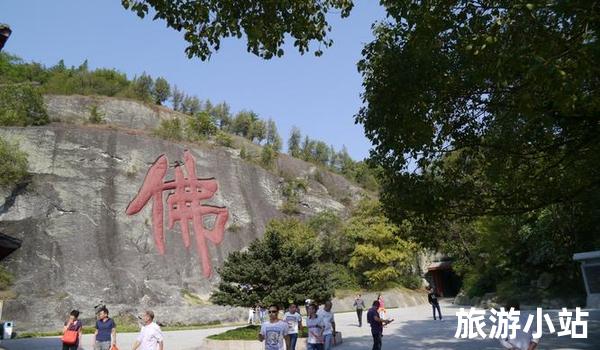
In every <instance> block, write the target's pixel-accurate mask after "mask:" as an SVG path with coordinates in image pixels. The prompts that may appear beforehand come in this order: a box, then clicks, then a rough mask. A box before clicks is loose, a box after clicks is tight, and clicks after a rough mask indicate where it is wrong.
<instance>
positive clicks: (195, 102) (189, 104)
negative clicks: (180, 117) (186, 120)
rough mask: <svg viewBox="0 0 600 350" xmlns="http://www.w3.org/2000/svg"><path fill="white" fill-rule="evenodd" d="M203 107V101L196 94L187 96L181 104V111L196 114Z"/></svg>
mask: <svg viewBox="0 0 600 350" xmlns="http://www.w3.org/2000/svg"><path fill="white" fill-rule="evenodd" d="M201 109H202V103H201V102H200V99H199V98H198V97H196V96H185V98H184V99H183V102H182V104H181V112H183V113H187V114H189V115H194V114H196V113H198V112H200V110H201Z"/></svg>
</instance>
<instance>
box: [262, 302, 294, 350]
mask: <svg viewBox="0 0 600 350" xmlns="http://www.w3.org/2000/svg"><path fill="white" fill-rule="evenodd" d="M278 316H279V306H277V305H271V306H269V320H268V321H265V322H263V324H262V325H261V326H260V333H258V340H260V341H261V342H262V341H264V342H265V350H284V349H289V348H290V337H289V335H288V324H287V323H285V322H283V321H282V320H280V319H279V318H278ZM284 341H285V347H284V345H283V343H284Z"/></svg>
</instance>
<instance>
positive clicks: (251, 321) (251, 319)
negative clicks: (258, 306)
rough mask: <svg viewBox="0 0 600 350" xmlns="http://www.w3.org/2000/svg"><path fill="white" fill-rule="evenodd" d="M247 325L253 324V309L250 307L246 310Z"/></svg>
mask: <svg viewBox="0 0 600 350" xmlns="http://www.w3.org/2000/svg"><path fill="white" fill-rule="evenodd" d="M248 324H250V325H251V324H254V308H253V307H251V308H249V309H248Z"/></svg>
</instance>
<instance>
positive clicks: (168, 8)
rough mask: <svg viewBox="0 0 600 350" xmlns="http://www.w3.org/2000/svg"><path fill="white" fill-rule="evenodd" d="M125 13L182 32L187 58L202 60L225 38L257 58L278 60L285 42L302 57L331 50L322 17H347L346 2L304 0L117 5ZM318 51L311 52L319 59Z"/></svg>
mask: <svg viewBox="0 0 600 350" xmlns="http://www.w3.org/2000/svg"><path fill="white" fill-rule="evenodd" d="M121 3H122V4H123V6H124V7H125V8H126V9H131V10H132V11H133V12H135V13H136V14H137V15H138V16H140V17H142V18H143V17H145V16H146V15H147V14H149V13H151V14H152V15H153V18H154V19H155V20H156V19H162V20H164V21H165V22H166V24H167V26H168V27H171V28H173V29H175V30H177V31H182V30H183V31H185V35H184V38H185V40H186V41H187V42H188V43H189V46H188V47H187V48H186V49H185V52H186V53H187V55H188V57H190V58H192V57H194V56H197V57H200V58H201V59H202V60H207V59H208V58H209V57H210V55H211V53H212V52H213V51H217V50H218V49H219V47H220V46H221V39H222V38H228V37H237V38H241V37H242V36H244V37H245V38H246V40H247V48H248V52H252V53H254V54H255V55H257V56H260V57H263V58H267V59H268V58H271V57H273V56H282V55H283V48H282V46H283V44H284V39H285V37H286V36H289V37H290V38H291V39H292V40H293V41H294V46H295V47H296V48H297V49H298V50H299V51H300V53H305V52H307V51H309V49H310V44H311V43H312V42H315V43H317V44H318V45H319V46H324V47H328V46H331V44H332V43H333V41H332V40H331V39H329V38H328V37H327V32H329V31H330V29H331V28H330V25H329V23H328V22H327V16H326V15H327V14H328V12H333V11H339V13H340V14H341V17H346V16H348V15H349V13H350V10H351V9H352V6H353V3H352V1H351V0H309V1H283V2H278V1H274V2H267V3H265V2H261V1H249V2H229V1H213V0H192V1H178V2H171V1H163V0H121ZM320 54H321V50H320V49H319V50H317V51H315V55H317V56H318V55H320Z"/></svg>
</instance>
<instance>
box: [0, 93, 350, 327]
mask: <svg viewBox="0 0 600 350" xmlns="http://www.w3.org/2000/svg"><path fill="white" fill-rule="evenodd" d="M71 102H72V101H71ZM57 103H58V102H56V101H54V102H50V106H55V107H56V108H58V109H60V108H63V107H64V106H65V105H64V104H62V105H61V106H63V107H58V106H59V105H58V104H57ZM73 103H74V102H73ZM117 104H118V103H117ZM64 108H65V109H64V110H66V107H64ZM78 108H79V109H75V110H74V111H75V112H73V113H77V110H79V111H81V108H84V107H81V106H80V107H78ZM140 108H141V107H140ZM64 113H66V112H64ZM136 113H138V112H137V111H135V112H133V114H136ZM108 115H109V113H107V116H108ZM111 118H112V117H111ZM115 118H116V117H115ZM144 118H145V117H144ZM125 119H126V118H125ZM125 119H123V120H125ZM142 119H143V118H142ZM111 120H114V119H111ZM119 120H121V119H119ZM119 123H120V122H119ZM132 123H134V124H135V123H137V121H132ZM136 125H137V126H138V127H139V126H140V124H136ZM0 137H3V138H5V139H8V140H11V141H17V142H18V143H19V144H20V148H21V149H22V150H23V151H25V152H27V153H28V155H29V166H30V169H29V170H30V172H31V174H32V177H31V178H30V180H29V182H28V183H27V184H26V185H24V186H21V187H19V188H16V189H13V190H9V191H4V192H2V193H0V195H1V196H2V197H0V231H2V232H4V233H5V234H8V235H11V236H13V237H17V238H20V239H22V240H23V245H22V248H21V249H19V250H18V251H16V252H15V253H13V254H12V255H11V256H9V257H8V258H7V259H6V260H5V261H3V262H2V264H3V265H4V266H5V267H6V268H7V269H8V270H10V271H11V272H13V273H14V275H15V277H16V281H15V285H14V287H13V289H14V291H15V292H16V294H17V298H16V299H14V300H9V301H6V302H5V303H4V310H3V315H2V318H3V319H9V320H14V321H16V325H17V328H18V329H19V330H21V331H23V330H33V329H35V330H53V329H57V327H59V326H60V325H61V324H62V322H63V321H64V319H65V317H66V316H65V315H66V314H67V313H68V312H69V311H70V310H71V309H73V308H76V309H79V310H81V311H82V312H83V314H82V317H83V318H84V319H86V318H91V317H92V316H93V306H94V305H95V304H97V303H98V302H99V301H100V300H103V301H104V302H105V303H106V304H107V306H108V307H109V310H110V311H111V314H112V315H117V314H131V313H133V312H137V311H140V310H142V309H145V308H150V309H153V310H155V312H156V313H157V315H158V320H159V321H161V322H165V323H187V324H190V323H205V322H210V321H214V320H220V321H232V320H237V319H239V318H241V317H245V310H243V309H233V308H225V307H219V306H212V305H207V304H206V303H205V301H206V299H207V298H208V296H209V294H210V292H211V290H212V289H213V288H214V286H215V284H216V283H217V282H218V279H219V277H218V274H216V273H215V274H213V276H212V277H211V278H210V279H206V278H204V277H203V276H202V272H201V264H200V262H199V259H198V258H199V257H198V254H197V252H196V250H195V249H194V243H193V242H194V237H192V247H191V248H190V249H189V250H188V249H186V248H185V247H184V244H183V240H182V236H181V232H180V228H179V225H178V224H176V225H175V227H174V228H173V229H167V227H166V226H167V219H166V215H167V213H166V209H165V227H164V228H165V236H166V251H165V254H164V255H159V254H158V252H157V249H156V246H155V244H154V240H153V236H152V214H151V202H149V203H148V204H147V205H146V207H145V208H144V209H143V210H142V211H141V212H140V213H138V214H137V215H134V216H127V215H126V214H125V208H126V207H127V205H128V204H129V202H130V201H131V200H132V199H133V198H134V197H135V195H136V194H137V192H138V190H139V188H140V186H141V185H142V183H143V181H144V177H145V175H146V171H147V170H148V168H149V167H150V165H151V164H152V163H153V162H154V161H155V160H156V158H157V157H158V156H159V155H160V154H165V155H166V156H167V157H168V160H169V164H170V169H169V172H168V174H167V177H166V179H165V181H166V180H170V179H172V178H173V177H174V174H173V168H172V167H173V165H174V164H175V162H176V161H179V162H183V159H182V157H183V152H184V149H189V150H190V151H191V153H192V154H193V155H194V157H195V158H196V161H197V166H196V171H197V174H198V177H201V178H202V177H215V178H216V179H217V181H218V183H219V190H218V191H217V193H216V195H215V196H214V197H213V198H212V199H211V200H209V201H207V203H206V204H213V205H218V206H226V207H227V208H228V209H229V221H228V223H227V225H226V232H225V238H224V240H223V242H222V243H221V244H220V245H218V246H215V245H214V244H212V243H210V242H209V241H207V244H208V247H209V252H210V258H211V263H212V266H213V269H215V268H217V267H219V266H220V265H221V264H222V262H223V261H224V259H225V258H226V257H227V255H228V253H230V252H232V251H238V250H241V249H244V248H245V247H247V246H248V245H249V243H250V242H251V241H252V240H254V239H255V238H258V237H260V236H261V235H262V234H263V230H264V227H265V225H266V223H267V222H268V221H269V220H270V219H272V218H275V217H279V216H281V215H282V214H281V213H280V212H279V210H278V208H279V207H280V206H281V204H282V202H283V200H284V198H282V195H281V186H282V181H281V179H280V178H279V177H278V176H276V175H274V174H272V173H269V172H267V171H265V170H264V169H262V168H260V167H258V166H256V165H253V164H250V163H247V162H245V161H243V160H242V159H240V158H239V156H238V155H239V151H237V150H233V149H226V148H221V147H216V146H213V145H210V144H203V145H197V144H194V145H192V144H187V145H184V144H176V143H171V142H168V141H164V140H161V139H157V138H154V137H150V136H146V135H139V134H136V133H132V132H124V131H120V130H117V129H114V128H110V127H98V126H93V127H92V126H90V127H86V126H76V125H73V124H52V125H49V126H45V127H29V128H0ZM299 175H300V174H299ZM338 180H339V179H338ZM338 187H339V188H345V187H346V188H348V189H349V192H350V193H351V194H350V195H352V194H356V195H358V194H359V193H360V190H359V189H358V188H356V187H354V186H352V185H350V184H349V183H348V182H345V183H344V184H342V185H339V186H338ZM306 196H307V197H308V198H310V201H311V203H313V205H312V206H306V207H302V208H301V209H302V214H303V215H308V216H310V215H312V214H314V213H316V212H317V211H319V210H322V209H323V208H329V209H332V210H335V211H338V212H340V211H343V210H345V207H344V205H342V204H341V203H340V202H338V201H337V200H336V199H334V198H333V197H332V196H331V195H330V194H329V193H328V191H327V190H326V189H324V188H322V186H321V187H316V186H313V185H312V184H311V185H309V188H308V192H307V194H306ZM165 197H166V196H165ZM163 204H165V202H164V201H163ZM209 224H210V223H209ZM192 236H193V231H192Z"/></svg>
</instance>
